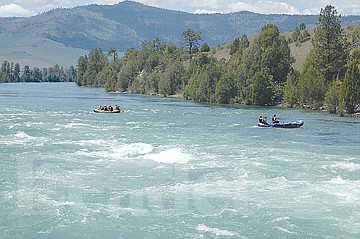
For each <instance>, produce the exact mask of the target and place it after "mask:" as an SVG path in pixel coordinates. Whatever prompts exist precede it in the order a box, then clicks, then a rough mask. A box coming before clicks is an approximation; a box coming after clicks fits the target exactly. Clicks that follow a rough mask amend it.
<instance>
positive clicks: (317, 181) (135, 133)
mask: <svg viewBox="0 0 360 239" xmlns="http://www.w3.org/2000/svg"><path fill="white" fill-rule="evenodd" d="M100 104H101V105H105V104H106V105H109V104H112V105H114V104H119V105H121V106H123V108H124V110H125V113H121V114H96V113H93V112H92V109H93V108H97V107H98V106H99V105H100ZM0 106H1V109H2V110H1V112H0V209H1V210H0V229H1V234H2V235H1V236H0V237H1V238H108V239H111V238H116V239H123V238H173V239H175V238H179V239H180V238H359V237H360V121H359V120H356V119H349V118H340V117H337V116H333V115H329V114H326V113H320V112H313V111H302V110H287V109H280V108H259V107H241V108H235V107H222V106H211V105H206V104H199V103H194V102H189V101H182V100H178V99H170V98H161V97H155V96H139V95H126V94H107V93H105V92H104V90H103V89H96V88H80V87H77V86H76V85H75V84H72V83H57V84H48V83H39V84H30V83H28V84H1V85H0ZM275 113H276V114H277V115H278V117H279V118H280V121H287V120H297V119H302V120H304V121H305V124H304V126H303V127H302V128H299V129H267V128H257V127H254V125H255V124H256V121H257V118H258V117H259V115H267V116H268V118H269V117H271V115H272V114H275Z"/></svg>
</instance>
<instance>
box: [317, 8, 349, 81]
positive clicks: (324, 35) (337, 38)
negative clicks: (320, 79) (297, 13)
mask: <svg viewBox="0 0 360 239" xmlns="http://www.w3.org/2000/svg"><path fill="white" fill-rule="evenodd" d="M312 43H313V46H314V48H313V50H312V51H313V54H312V56H313V59H311V60H312V62H311V64H312V65H313V66H314V67H315V69H317V70H319V71H320V72H321V74H322V75H323V76H324V77H325V79H326V80H327V81H328V82H330V81H333V80H335V79H336V78H337V77H340V78H342V77H343V76H344V73H345V66H346V62H347V59H348V51H347V44H346V39H345V36H344V34H343V31H342V28H341V25H340V21H339V20H338V16H337V11H336V9H335V7H333V6H331V5H328V6H326V7H325V9H321V11H320V15H319V22H318V23H317V27H316V29H315V35H314V38H313V42H312Z"/></svg>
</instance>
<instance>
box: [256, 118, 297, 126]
mask: <svg viewBox="0 0 360 239" xmlns="http://www.w3.org/2000/svg"><path fill="white" fill-rule="evenodd" d="M303 125H304V121H302V120H298V121H293V122H287V123H274V124H264V123H258V124H257V126H258V127H261V128H300V127H301V126H303Z"/></svg>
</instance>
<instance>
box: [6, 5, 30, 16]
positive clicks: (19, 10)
mask: <svg viewBox="0 0 360 239" xmlns="http://www.w3.org/2000/svg"><path fill="white" fill-rule="evenodd" d="M32 15H35V13H34V12H33V11H31V10H28V9H25V8H23V7H21V6H19V5H16V4H14V3H10V4H7V5H3V6H0V17H13V16H17V17H28V16H32Z"/></svg>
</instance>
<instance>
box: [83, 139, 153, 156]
mask: <svg viewBox="0 0 360 239" xmlns="http://www.w3.org/2000/svg"><path fill="white" fill-rule="evenodd" d="M88 143H90V144H91V143H93V144H95V145H98V146H103V147H98V149H99V150H96V148H95V150H93V149H91V150H84V149H83V150H80V151H78V152H76V154H77V155H79V156H86V157H95V158H102V159H112V160H117V159H120V158H124V157H125V158H128V157H132V158H134V157H138V156H141V155H145V154H148V153H151V151H152V150H153V146H152V145H151V144H145V143H131V144H125V145H117V144H118V143H117V142H113V143H110V144H109V142H107V141H102V140H95V141H90V142H89V141H86V143H85V144H84V145H86V144H88ZM84 145H83V146H84Z"/></svg>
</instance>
